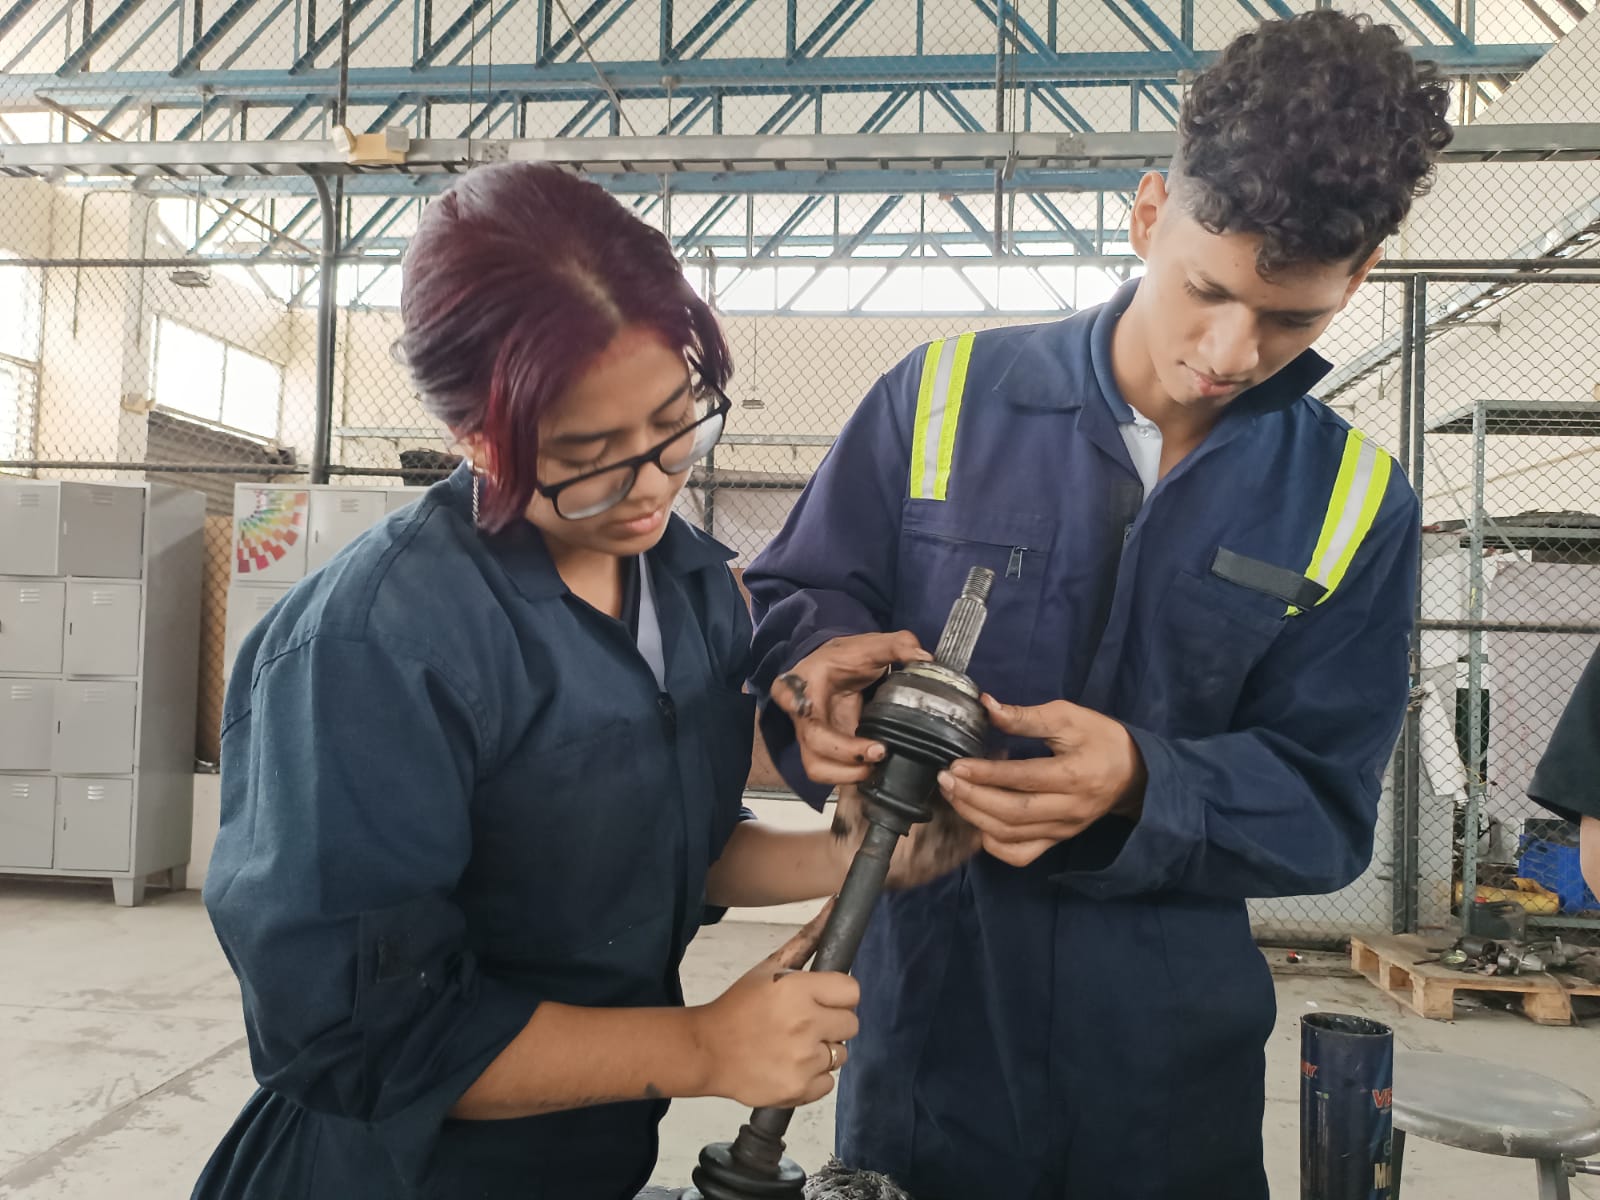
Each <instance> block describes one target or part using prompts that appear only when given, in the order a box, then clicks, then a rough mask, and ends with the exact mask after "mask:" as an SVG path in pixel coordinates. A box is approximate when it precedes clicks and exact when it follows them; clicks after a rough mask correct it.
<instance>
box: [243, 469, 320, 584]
mask: <svg viewBox="0 0 1600 1200" xmlns="http://www.w3.org/2000/svg"><path fill="white" fill-rule="evenodd" d="M246 495H253V496H254V500H255V503H254V504H253V505H252V506H251V507H250V508H249V509H248V510H247V511H241V512H240V513H239V517H238V521H237V523H236V525H235V529H234V538H233V553H234V568H235V574H236V575H238V576H239V577H241V578H254V579H298V578H299V577H300V576H301V575H302V574H304V572H305V560H306V547H305V536H306V514H307V511H308V510H309V508H310V506H311V493H310V492H308V491H304V490H297V489H293V488H257V489H255V491H254V492H247V493H246Z"/></svg>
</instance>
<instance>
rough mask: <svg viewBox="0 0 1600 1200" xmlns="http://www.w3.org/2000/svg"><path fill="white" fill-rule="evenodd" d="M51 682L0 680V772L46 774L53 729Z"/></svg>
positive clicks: (54, 716)
mask: <svg viewBox="0 0 1600 1200" xmlns="http://www.w3.org/2000/svg"><path fill="white" fill-rule="evenodd" d="M60 686H61V685H60V684H58V683H57V682H56V681H55V680H53V679H0V771H48V770H49V769H50V760H51V757H52V749H51V746H52V742H53V740H54V736H55V728H56V688H58V687H60Z"/></svg>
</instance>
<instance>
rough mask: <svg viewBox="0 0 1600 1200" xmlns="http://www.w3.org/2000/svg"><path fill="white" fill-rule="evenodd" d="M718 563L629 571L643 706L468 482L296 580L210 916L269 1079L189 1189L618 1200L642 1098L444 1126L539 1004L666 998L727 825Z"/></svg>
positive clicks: (589, 629) (556, 582) (744, 745)
mask: <svg viewBox="0 0 1600 1200" xmlns="http://www.w3.org/2000/svg"><path fill="white" fill-rule="evenodd" d="M730 557H731V555H730V553H729V552H728V551H727V550H726V549H724V548H723V547H722V546H720V545H718V544H717V543H715V542H713V541H712V540H711V539H710V538H708V537H706V536H705V535H703V534H701V533H699V532H698V531H697V530H694V529H693V528H691V527H690V526H688V525H686V524H685V523H683V522H682V521H680V520H679V519H677V518H673V520H672V521H671V522H670V523H669V525H668V527H667V530H666V533H665V535H664V537H663V539H662V541H661V543H660V544H659V545H658V546H657V547H656V548H655V549H654V550H652V551H650V552H649V554H648V555H647V561H648V562H649V564H650V570H651V581H652V584H653V591H654V595H655V602H656V606H657V612H658V615H659V621H660V628H661V636H662V645H663V649H664V657H665V667H666V686H665V688H664V689H663V688H662V687H660V686H658V684H657V681H656V678H655V675H654V673H653V672H652V670H651V668H650V667H649V666H648V665H647V662H646V660H645V658H644V657H643V656H642V655H641V654H640V653H639V651H638V649H637V648H636V646H635V642H634V639H633V637H632V636H631V634H630V633H629V631H628V630H627V629H626V628H625V626H624V625H623V623H622V622H620V621H616V620H613V619H612V618H610V617H608V616H606V615H604V614H601V613H599V612H597V611H596V610H595V609H593V608H591V607H590V606H588V605H587V604H585V603H583V602H582V601H580V600H578V599H577V598H576V597H574V596H573V595H571V593H569V592H568V590H567V589H566V587H565V586H564V585H563V583H562V582H561V579H560V576H559V575H558V574H557V573H556V570H555V567H554V565H553V564H552V563H551V561H550V557H549V555H548V553H547V552H546V551H545V549H544V543H543V541H542V539H541V538H540V536H539V535H538V533H537V532H536V531H535V530H534V529H533V527H532V526H531V525H528V524H527V523H525V522H518V523H516V525H515V526H513V527H512V528H511V529H510V530H508V531H507V532H505V533H503V534H500V535H497V536H494V537H488V536H484V535H480V534H479V533H477V532H476V531H475V530H474V528H473V526H472V524H471V518H470V484H469V483H468V476H467V475H466V473H465V471H464V470H463V471H461V472H458V473H457V474H456V475H455V476H454V477H452V478H451V479H449V480H447V481H445V482H443V483H440V484H438V485H436V486H435V487H433V488H431V489H430V490H429V491H428V492H427V493H426V494H425V495H424V496H423V497H422V498H421V500H420V501H419V502H418V503H417V504H415V505H412V506H411V507H409V508H407V509H405V510H403V511H402V512H400V513H397V514H395V515H394V516H393V517H391V518H390V519H389V520H388V521H387V522H385V523H384V524H382V525H380V526H379V527H378V528H376V529H375V530H373V531H372V532H370V533H369V534H367V535H365V536H363V537H362V538H361V539H359V540H358V541H357V542H356V543H355V544H354V545H353V546H351V547H349V548H348V549H347V550H346V551H345V552H344V553H342V554H341V555H340V556H339V557H338V558H336V559H335V560H334V561H333V562H332V563H330V564H329V565H328V566H327V567H326V568H324V569H323V570H322V571H320V572H319V573H317V574H316V575H313V576H311V577H310V578H308V579H307V580H306V581H305V582H304V583H302V584H301V585H299V586H297V587H296V588H295V589H294V590H293V591H292V592H291V593H290V594H289V595H288V596H287V597H286V598H285V599H284V600H283V601H282V602H281V604H280V605H279V606H278V607H277V608H276V609H275V610H274V611H273V612H272V613H271V614H270V615H269V616H268V618H267V619H266V621H265V622H263V624H262V625H261V626H260V627H259V628H257V629H256V630H255V631H254V632H253V633H252V634H251V635H250V637H249V638H248V639H247V640H246V642H245V645H244V647H243V649H242V650H241V652H240V655H239V661H238V665H237V666H236V667H235V669H234V672H233V676H232V680H231V683H230V686H229V689H228V695H227V701H226V709H225V712H224V718H223V720H224V732H223V738H222V829H221V833H220V835H219V836H218V838H217V843H216V850H215V852H214V855H213V858H212V860H211V866H210V870H209V872H208V875H207V878H206V885H205V901H206V906H207V908H208V909H209V910H210V913H211V917H212V921H213V923H214V925H215V927H216V932H217V936H218V938H219V939H220V940H221V943H222V947H223V949H224V950H225V951H226V953H227V956H228V960H229V962H230V963H232V965H233V968H234V970H235V971H236V972H237V974H238V976H239V982H240V985H241V988H242V990H243V994H244V1010H245V1022H246V1027H247V1030H248V1033H249V1041H250V1054H251V1062H252V1064H253V1066H254V1069H255V1074H256V1077H257V1079H258V1080H259V1082H260V1084H261V1090H260V1091H259V1092H258V1093H257V1094H256V1096H255V1097H254V1098H253V1099H252V1100H251V1101H250V1103H249V1104H248V1106H247V1107H246V1109H245V1111H244V1112H243V1114H242V1115H241V1116H240V1117H239V1120H238V1122H237V1123H236V1124H235V1125H234V1127H233V1129H232V1131H231V1132H230V1133H229V1134H228V1136H227V1138H226V1140H225V1141H224V1142H223V1144H222V1146H221V1147H220V1149H219V1150H218V1151H217V1153H216V1155H215V1157H214V1158H213V1159H212V1161H211V1164H210V1165H209V1166H208V1167H207V1168H206V1171H205V1174H204V1175H203V1176H202V1178H201V1180H200V1182H199V1184H198V1186H197V1188H196V1190H195V1193H194V1194H195V1196H196V1197H197V1198H199V1200H402V1198H406V1197H426V1198H428V1200H500V1198H504V1200H513V1198H514V1200H539V1198H545V1200H567V1198H569V1197H570V1198H572V1200H620V1198H622V1197H631V1196H633V1194H634V1193H635V1192H636V1191H637V1190H638V1189H639V1188H640V1187H642V1186H643V1185H644V1184H645V1182H646V1180H647V1179H648V1177H649V1175H650V1172H651V1169H652V1167H653V1166H654V1163H655V1159H656V1126H657V1123H658V1122H659V1120H660V1118H661V1116H662V1114H663V1113H664V1112H665V1110H666V1104H665V1103H657V1102H639V1103H629V1104H615V1105H610V1106H605V1107H595V1108H586V1109H580V1110H576V1111H572V1112H565V1113H557V1114H553V1115H549V1116H539V1117H530V1118H527V1119H522V1120H508V1121H458V1120H452V1119H450V1118H449V1117H448V1115H447V1114H448V1112H449V1110H450V1108H451V1107H452V1106H453V1105H454V1103H455V1102H456V1100H457V1099H458V1098H459V1097H460V1096H461V1094H462V1093H463V1092H464V1091H465V1090H466V1089H467V1088H468V1086H470V1085H471V1084H472V1082H473V1081H474V1080H475V1079H476V1078H477V1077H478V1075H479V1074H481V1073H482V1071H483V1069H484V1068H485V1067H486V1066H488V1064H489V1063H490V1062H491V1061H492V1060H493V1059H494V1058H495V1056H496V1055H498V1054H499V1053H500V1051H501V1050H502V1049H504V1048H505V1046H506V1044H507V1043H509V1042H510V1041H511V1039H512V1038H513V1037H515V1036H516V1034H517V1033H518V1031H520V1030H521V1029H522V1027H523V1026H524V1025H525V1024H526V1023H527V1021H528V1019H529V1017H530V1016H532V1014H533V1012H534V1009H535V1008H536V1007H537V1006H538V1005H539V1003H540V1002H541V1001H544V1000H551V1001H558V1002H562V1003H566V1004H576V1005H589V1006H601V1007H624V1006H659V1005H676V1004H681V1003H682V1001H683V997H682V992H681V991H680V988H679V982H678V965H679V962H680V959H681V958H682V955H683V951H684V948H685V946H686V945H687V944H688V942H689V940H690V939H691V938H692V937H693V936H694V935H695V932H696V930H697V929H698V928H699V927H700V925H701V923H702V919H703V918H704V917H705V909H704V907H703V905H704V900H705V879H706V871H707V868H708V866H709V865H710V864H711V863H712V862H714V861H715V860H716V858H717V857H718V855H719V854H720V853H721V851H722V848H723V846H724V845H725V844H726V842H727V839H728V836H729V834H730V833H731V832H732V830H733V827H734V825H735V823H736V822H737V821H738V820H739V818H740V816H741V812H742V809H741V805H740V798H741V795H742V793H743V789H744V784H745V780H746V777H747V775H748V773H749V767H750V742H751V738H752V734H753V728H754V724H755V720H754V716H755V714H754V703H755V702H754V699H753V698H752V697H750V696H749V695H746V694H744V693H743V692H742V687H743V682H744V677H745V675H746V674H747V673H748V670H749V666H750V659H749V648H750V618H749V615H748V612H747V609H746V607H745V604H744V601H743V599H742V597H741V596H740V594H739V591H738V587H737V585H736V584H735V582H734V580H733V577H732V574H731V573H730V571H729V569H728V566H727V560H728V559H729V558H730Z"/></svg>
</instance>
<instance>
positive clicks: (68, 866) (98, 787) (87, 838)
mask: <svg viewBox="0 0 1600 1200" xmlns="http://www.w3.org/2000/svg"><path fill="white" fill-rule="evenodd" d="M56 818H57V819H56V830H55V834H56V842H55V869H56V870H58V871H126V870H127V869H128V859H129V842H130V840H131V834H132V830H133V781H132V780H131V779H63V780H61V781H60V784H59V787H58V790H57V794H56Z"/></svg>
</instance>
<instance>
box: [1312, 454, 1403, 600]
mask: <svg viewBox="0 0 1600 1200" xmlns="http://www.w3.org/2000/svg"><path fill="white" fill-rule="evenodd" d="M1373 450H1374V452H1375V453H1376V454H1377V459H1376V461H1374V462H1373V464H1372V479H1371V482H1369V483H1368V484H1367V490H1366V495H1365V496H1364V497H1363V498H1362V501H1361V510H1360V513H1359V514H1358V516H1357V518H1356V531H1355V536H1354V537H1352V538H1351V539H1350V541H1349V543H1348V544H1347V545H1346V546H1345V549H1344V553H1343V554H1341V555H1340V556H1339V557H1338V559H1337V560H1335V562H1334V564H1333V566H1332V568H1331V569H1330V571H1329V573H1328V580H1327V584H1326V586H1327V589H1328V596H1331V595H1333V589H1334V588H1336V587H1338V586H1339V584H1340V583H1342V582H1343V581H1344V573H1345V572H1346V571H1348V570H1349V569H1350V562H1351V560H1352V559H1354V558H1355V556H1356V551H1357V550H1359V549H1360V548H1361V543H1362V542H1363V541H1365V540H1366V536H1367V533H1368V531H1370V530H1371V529H1372V522H1373V521H1375V520H1376V519H1377V517H1378V509H1379V508H1380V507H1381V506H1382V504H1383V496H1384V492H1385V491H1386V490H1387V489H1388V487H1389V470H1390V468H1391V467H1392V466H1393V465H1394V460H1393V459H1391V458H1390V457H1389V456H1388V455H1387V454H1385V453H1384V452H1383V451H1382V450H1379V449H1378V448H1377V447H1376V446H1374V447H1373ZM1328 596H1324V597H1323V598H1322V599H1321V600H1319V601H1317V603H1318V604H1323V603H1326V602H1327V599H1328Z"/></svg>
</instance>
